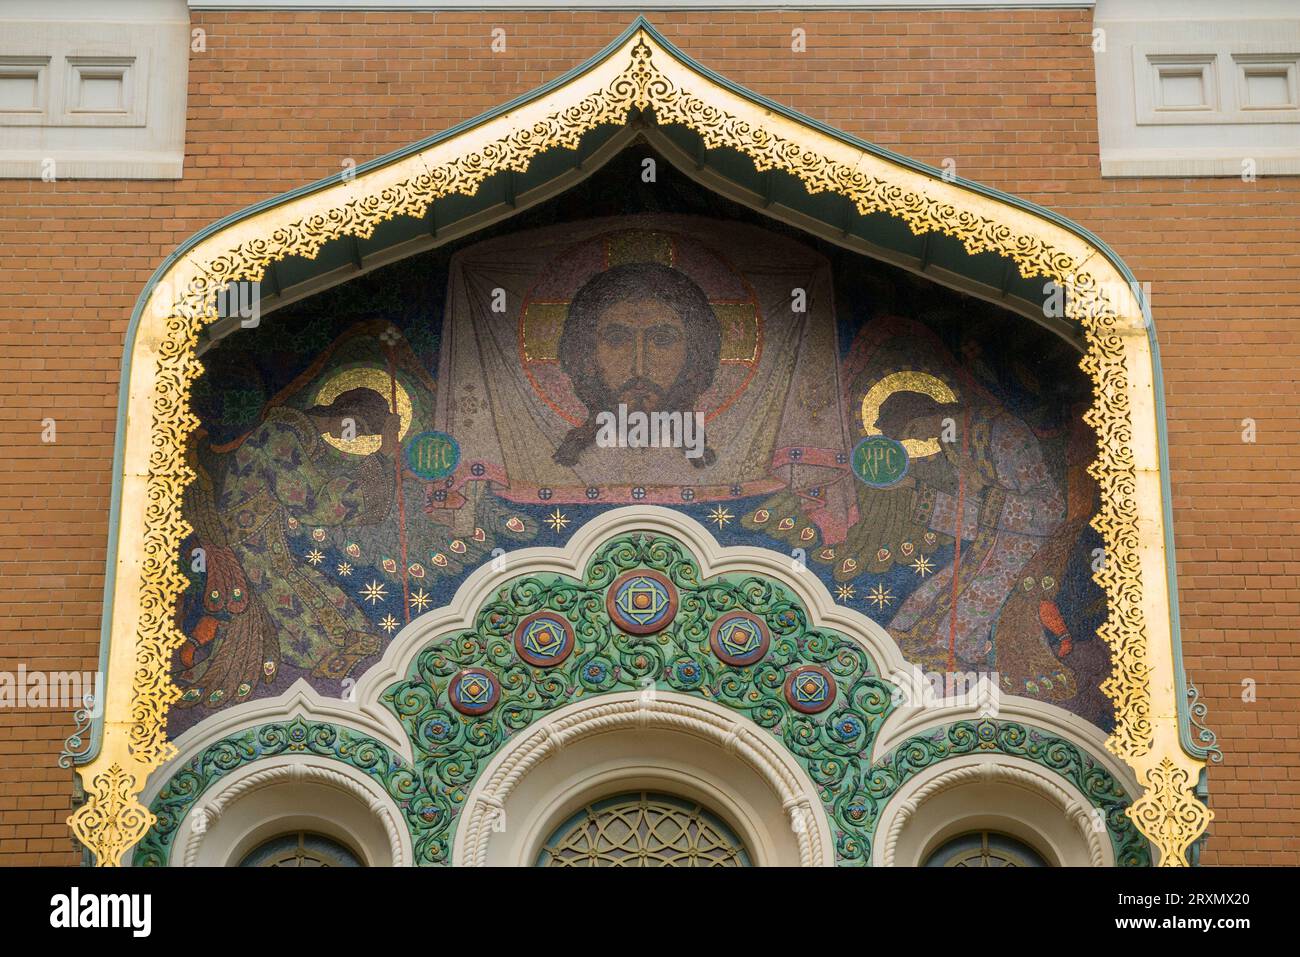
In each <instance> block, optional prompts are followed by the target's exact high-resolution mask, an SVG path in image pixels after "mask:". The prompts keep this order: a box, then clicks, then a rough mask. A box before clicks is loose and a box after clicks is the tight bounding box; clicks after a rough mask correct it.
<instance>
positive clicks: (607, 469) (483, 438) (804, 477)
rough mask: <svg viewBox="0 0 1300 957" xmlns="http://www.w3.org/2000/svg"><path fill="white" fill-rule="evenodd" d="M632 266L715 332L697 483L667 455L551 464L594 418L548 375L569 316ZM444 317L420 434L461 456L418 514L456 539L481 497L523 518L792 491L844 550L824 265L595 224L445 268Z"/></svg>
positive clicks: (790, 246)
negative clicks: (678, 276)
mask: <svg viewBox="0 0 1300 957" xmlns="http://www.w3.org/2000/svg"><path fill="white" fill-rule="evenodd" d="M632 261H655V262H661V263H663V264H665V265H670V266H672V267H673V268H676V269H679V270H681V271H682V272H684V273H686V274H687V275H688V276H689V277H690V278H691V279H693V280H694V281H695V282H696V283H697V284H698V285H699V286H700V287H701V289H702V290H703V292H704V293H705V295H706V296H707V298H708V299H709V300H710V303H711V304H712V306H713V308H714V313H715V315H717V316H718V318H719V320H720V322H721V325H722V328H723V345H722V356H721V360H720V364H719V368H718V370H717V372H716V374H715V376H714V378H713V383H712V385H711V387H710V388H709V389H708V391H707V392H705V393H704V394H703V395H702V396H701V397H700V399H699V401H698V403H697V406H696V409H697V410H698V411H700V412H702V413H703V414H704V417H705V435H706V440H707V443H708V448H709V449H710V450H711V451H712V453H713V454H714V455H716V459H715V460H714V461H713V462H712V464H710V465H707V466H705V467H696V466H695V465H693V464H692V462H691V460H689V459H687V458H685V457H684V455H683V453H682V450H681V449H680V448H594V447H593V448H588V449H587V450H585V452H584V453H583V454H582V455H581V457H580V458H579V460H578V462H577V463H576V464H575V465H573V466H572V467H569V466H564V465H560V464H558V463H556V462H555V461H554V458H553V456H554V453H555V451H556V449H557V448H558V447H559V446H560V444H561V443H562V442H563V440H564V438H565V436H566V435H567V434H568V433H569V431H570V429H572V428H573V427H574V426H575V425H576V424H578V423H580V422H581V421H583V420H584V419H585V418H586V416H587V415H588V414H589V413H594V412H597V411H605V410H588V409H586V408H585V407H584V406H583V405H582V404H581V402H580V401H579V400H578V399H577V397H576V396H575V395H574V391H573V385H572V383H571V382H570V381H569V379H568V377H567V376H566V375H565V373H564V372H563V371H562V370H561V369H560V364H559V360H558V355H557V348H556V347H557V343H558V341H559V334H560V331H561V330H562V328H563V322H564V318H565V314H566V310H567V303H568V302H569V300H571V299H572V297H573V295H574V293H575V292H576V291H577V290H578V289H579V288H581V286H582V285H583V284H584V283H585V282H586V281H587V280H589V279H590V278H591V277H592V276H594V275H596V274H597V273H598V272H601V271H603V270H604V269H608V268H611V267H613V266H615V265H619V264H621V263H624V262H632ZM798 290H802V295H801V294H800V293H799V292H797V291H798ZM800 298H802V299H803V303H802V304H803V305H804V306H805V308H804V309H803V310H802V311H798V310H797V309H796V308H795V303H798V302H799V300H800ZM494 307H495V309H494ZM446 310H447V311H446V314H445V316H444V319H443V335H442V341H441V356H440V362H439V369H438V392H437V407H436V411H435V428H437V429H439V430H440V431H443V432H447V433H449V434H450V435H452V436H453V437H454V438H455V440H456V442H457V443H458V444H459V446H460V451H461V456H460V462H459V465H458V467H457V469H456V471H455V472H454V473H453V474H452V475H451V476H450V477H449V478H447V479H442V480H437V481H435V482H434V483H432V484H431V485H430V487H429V496H428V510H429V512H430V514H431V515H433V516H435V517H437V516H439V515H441V516H443V517H444V520H445V521H447V522H448V524H450V525H452V526H453V527H454V528H455V530H456V531H457V532H460V533H465V532H467V531H468V530H469V529H470V528H472V526H473V512H474V508H473V507H472V506H473V504H474V502H475V501H476V500H477V498H478V497H479V496H480V495H481V494H482V493H483V491H484V489H485V488H487V487H490V488H491V490H492V491H493V492H494V493H495V494H496V495H498V496H500V497H501V498H503V499H505V500H507V501H511V502H517V503H521V504H526V503H552V504H562V503H585V504H622V503H625V502H657V503H662V504H683V503H699V502H711V501H725V500H729V499H735V498H740V497H743V496H748V495H757V494H770V493H772V492H776V491H780V490H783V489H790V490H792V491H794V492H795V493H796V494H798V495H799V496H800V498H801V500H802V502H803V505H804V507H805V510H806V514H807V517H808V518H809V520H811V521H813V522H815V523H816V524H817V525H818V526H820V528H821V531H822V535H823V538H824V539H825V540H826V541H830V542H834V541H838V540H842V538H843V536H844V532H845V530H846V528H847V525H848V521H849V511H850V508H851V502H852V493H853V489H852V477H851V474H850V473H849V465H848V461H849V457H848V454H847V453H848V450H849V434H850V433H849V431H848V429H847V427H846V424H845V420H844V413H843V409H842V407H841V404H840V399H839V396H840V389H839V378H838V354H837V340H836V328H835V304H834V292H833V285H832V276H831V269H830V264H829V262H828V261H827V260H826V259H825V258H824V257H823V256H822V255H821V254H819V253H817V252H815V251H814V250H812V249H809V248H808V247H806V246H804V245H802V244H800V243H797V242H794V241H792V240H790V239H787V238H785V237H782V236H778V235H776V234H774V233H770V232H768V231H766V230H763V229H760V228H757V227H754V226H750V225H746V224H739V223H731V222H719V221H714V220H710V219H705V218H700V217H693V216H676V215H639V216H620V217H610V218H602V219H593V220H587V221H584V222H578V223H571V224H565V225H562V226H554V227H548V228H543V229H537V230H532V231H526V232H521V233H515V234H511V235H508V236H505V237H501V238H496V239H491V240H487V241H485V242H482V243H479V244H477V245H474V246H472V247H469V248H467V249H465V250H462V251H461V252H459V253H457V254H456V255H455V256H454V257H453V259H452V261H451V265H450V277H449V281H448V291H447V306H446ZM592 347H593V348H594V343H593V344H592ZM608 411H614V410H608ZM683 411H685V410H683ZM846 480H847V481H846Z"/></svg>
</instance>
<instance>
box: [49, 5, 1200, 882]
mask: <svg viewBox="0 0 1300 957" xmlns="http://www.w3.org/2000/svg"><path fill="white" fill-rule="evenodd" d="M634 109H636V110H653V113H654V117H655V121H656V122H657V123H658V124H660V125H669V124H678V125H681V126H684V127H687V128H688V129H690V130H692V131H693V132H695V133H696V134H697V135H699V136H700V137H701V139H702V140H703V143H704V145H705V146H706V147H708V148H719V147H728V148H731V149H734V150H737V151H739V152H741V153H743V154H745V155H746V156H748V157H749V158H750V159H751V160H752V162H753V163H754V166H755V168H756V169H757V170H759V171H760V172H761V171H766V170H781V171H784V172H786V173H789V174H790V175H792V176H795V177H797V178H798V179H799V180H800V181H801V182H802V183H803V184H804V186H805V187H806V188H807V190H808V191H809V192H810V193H820V192H832V193H835V194H838V195H841V196H844V197H846V198H848V199H849V200H851V201H852V202H853V203H854V205H855V206H856V208H857V210H858V212H859V213H861V214H863V215H866V214H870V213H877V212H883V213H887V214H889V215H891V216H895V217H897V218H900V219H902V220H903V221H905V222H906V223H907V224H908V225H909V227H910V228H911V229H912V232H913V233H915V234H918V235H920V234H923V233H928V232H938V233H941V234H943V235H946V236H951V237H954V238H957V239H959V240H960V241H961V242H962V244H963V246H964V247H965V249H966V251H967V252H968V253H969V254H971V255H975V254H979V253H984V252H993V253H997V254H999V255H1001V256H1004V257H1007V258H1009V259H1011V260H1012V261H1014V262H1015V263H1016V266H1017V267H1018V268H1019V270H1020V273H1021V275H1022V276H1024V277H1025V278H1033V277H1043V278H1045V279H1047V280H1051V281H1053V282H1055V283H1057V284H1058V285H1059V286H1060V287H1062V288H1064V289H1065V290H1068V293H1069V295H1068V297H1067V298H1066V300H1065V313H1066V315H1067V316H1068V317H1070V318H1071V319H1073V320H1075V321H1077V322H1079V324H1080V326H1081V328H1082V329H1083V331H1084V334H1085V338H1086V341H1087V352H1086V354H1085V356H1084V358H1083V360H1082V362H1081V367H1082V369H1083V370H1084V371H1085V373H1087V374H1088V375H1089V377H1090V378H1091V380H1092V382H1093V405H1092V407H1091V408H1090V410H1089V411H1088V413H1087V414H1086V416H1085V421H1086V422H1087V423H1088V424H1089V425H1090V426H1091V427H1092V428H1093V429H1094V430H1095V432H1096V434H1097V438H1098V455H1097V458H1096V460H1095V461H1094V462H1093V463H1092V465H1091V467H1090V468H1089V473H1090V474H1091V475H1092V476H1093V478H1094V479H1096V480H1097V482H1098V484H1099V486H1100V490H1101V500H1102V505H1101V509H1100V512H1099V513H1098V515H1097V516H1096V517H1095V518H1094V519H1093V523H1092V524H1093V527H1094V528H1095V529H1096V530H1097V531H1098V532H1099V533H1100V534H1101V536H1102V538H1103V540H1104V542H1105V560H1104V562H1103V563H1102V564H1101V567H1100V568H1099V570H1097V571H1096V572H1095V574H1094V579H1095V581H1096V582H1097V583H1098V584H1099V585H1100V586H1101V587H1102V588H1103V589H1104V590H1105V593H1106V597H1107V604H1108V609H1109V612H1108V616H1107V619H1106V622H1105V623H1104V624H1103V625H1102V627H1101V628H1100V629H1099V634H1100V635H1101V636H1102V638H1103V639H1104V640H1105V641H1106V643H1107V645H1108V646H1109V647H1110V649H1111V653H1112V661H1113V670H1112V673H1111V675H1110V676H1109V678H1108V679H1107V680H1106V681H1105V683H1104V684H1103V686H1102V687H1103V690H1104V691H1105V693H1106V694H1107V695H1108V696H1109V697H1110V698H1111V699H1112V700H1113V701H1114V703H1115V715H1116V724H1115V730H1114V732H1113V733H1112V735H1111V737H1110V739H1109V740H1108V742H1107V746H1108V747H1109V748H1110V750H1111V751H1113V752H1114V753H1115V754H1116V755H1118V756H1119V757H1120V758H1122V759H1124V760H1125V761H1126V762H1127V763H1128V764H1129V765H1130V766H1131V767H1132V768H1133V769H1134V771H1135V773H1136V774H1137V777H1138V780H1139V781H1140V782H1141V783H1142V784H1143V785H1144V786H1145V787H1146V788H1147V792H1146V794H1145V795H1143V797H1142V799H1141V801H1139V802H1138V804H1136V805H1135V806H1134V807H1135V809H1136V808H1138V807H1141V808H1142V809H1143V810H1144V811H1145V810H1146V809H1147V808H1149V807H1150V806H1152V802H1153V801H1154V802H1157V804H1158V806H1160V807H1162V808H1166V807H1167V808H1174V809H1177V810H1178V811H1179V812H1180V813H1181V815H1182V816H1181V817H1180V818H1179V819H1180V820H1185V821H1186V822H1187V823H1186V825H1185V826H1183V827H1182V828H1181V829H1179V830H1177V831H1176V832H1172V836H1171V832H1169V829H1168V828H1167V826H1166V825H1163V824H1160V823H1158V821H1157V820H1156V819H1155V818H1154V817H1152V816H1151V815H1150V814H1147V813H1143V814H1140V815H1135V817H1134V820H1135V821H1136V823H1137V825H1138V827H1139V828H1141V829H1142V831H1143V833H1144V834H1146V835H1147V837H1148V838H1150V839H1151V840H1152V841H1153V842H1155V843H1156V845H1157V846H1158V847H1159V848H1160V850H1161V863H1162V864H1175V863H1185V854H1186V849H1187V847H1189V846H1190V844H1191V842H1192V841H1193V840H1195V838H1196V837H1197V836H1198V835H1199V834H1200V833H1201V832H1202V831H1203V830H1204V827H1205V823H1206V822H1207V821H1208V818H1209V815H1208V812H1206V814H1205V815H1200V816H1197V815H1195V814H1191V813H1188V812H1186V810H1185V809H1186V807H1187V806H1189V805H1190V804H1195V805H1196V806H1198V807H1201V808H1202V809H1203V805H1201V804H1200V802H1199V801H1197V800H1196V798H1195V796H1194V794H1193V793H1192V790H1191V786H1190V784H1189V783H1188V782H1189V781H1191V780H1192V779H1193V778H1194V775H1195V772H1197V770H1198V769H1199V768H1200V767H1202V766H1203V764H1202V763H1201V762H1198V761H1197V760H1195V759H1194V758H1191V757H1190V756H1188V755H1187V754H1186V753H1184V752H1183V751H1182V749H1181V746H1180V745H1179V743H1178V734H1177V709H1176V701H1175V700H1174V697H1173V696H1174V687H1175V685H1176V682H1175V680H1174V661H1173V653H1172V647H1173V646H1172V633H1171V630H1170V622H1169V595H1168V590H1167V578H1166V575H1165V560H1166V556H1165V552H1164V546H1163V541H1164V529H1163V517H1162V516H1163V510H1162V508H1161V491H1160V472H1159V459H1158V454H1159V453H1158V448H1159V446H1158V438H1157V432H1156V407H1155V398H1154V388H1155V383H1154V374H1153V366H1152V356H1151V352H1150V345H1149V342H1148V340H1147V334H1146V327H1145V323H1144V320H1143V317H1142V313H1141V308H1140V305H1139V303H1138V300H1137V299H1136V297H1135V295H1134V293H1133V291H1132V289H1131V288H1130V287H1129V284H1128V282H1127V281H1126V280H1125V279H1124V277H1123V275H1122V274H1121V273H1120V272H1119V270H1118V269H1117V268H1116V267H1115V266H1114V265H1113V264H1112V263H1111V262H1110V261H1109V260H1108V259H1107V258H1106V256H1105V255H1103V254H1102V253H1101V251H1100V250H1099V249H1098V248H1097V247H1095V246H1093V245H1091V244H1089V243H1087V242H1086V241H1084V240H1083V239H1082V238H1080V237H1079V236H1077V235H1075V234H1074V233H1072V232H1070V231H1069V230H1067V229H1066V228H1065V227H1063V226H1060V225H1058V224H1056V223H1053V222H1051V221H1049V220H1047V219H1045V218H1043V217H1041V216H1038V215H1036V214H1034V213H1032V212H1030V211H1028V210H1024V209H1021V208H1019V207H1017V206H1014V205H1012V204H1010V203H1006V202H1002V201H999V200H996V199H994V198H992V197H989V196H985V195H982V194H979V193H976V192H974V191H971V190H969V189H967V188H965V187H962V186H960V185H958V184H955V183H946V182H943V181H942V179H941V178H939V177H937V176H936V175H932V174H927V173H923V172H919V171H917V170H915V169H913V168H911V167H909V166H906V165H903V164H901V163H897V162H894V161H891V160H889V159H886V158H884V157H881V156H878V155H876V154H874V153H871V152H869V151H867V150H864V149H862V148H861V147H858V146H855V145H853V144H851V143H848V142H845V141H844V140H841V139H839V138H837V137H834V136H832V135H831V134H829V133H827V132H824V131H822V130H819V129H816V128H814V127H813V126H811V125H809V124H806V123H803V122H800V121H798V120H795V119H793V118H791V117H789V116H786V115H783V114H780V113H777V112H775V111H774V110H772V109H771V108H770V107H767V106H765V105H763V104H762V103H760V102H756V101H754V100H752V99H750V98H749V97H747V96H744V95H743V94H741V93H739V92H737V91H735V90H732V89H729V88H728V87H726V86H725V85H724V84H722V83H720V82H718V81H717V80H715V79H712V78H711V77H709V76H707V75H705V74H704V73H702V72H700V70H699V68H697V67H695V66H693V65H692V64H690V63H689V62H687V61H685V60H684V59H683V58H681V57H679V56H678V55H677V54H675V53H674V52H673V51H672V50H671V49H670V48H668V47H666V46H664V45H663V44H662V43H660V42H659V41H658V39H657V38H656V37H655V36H654V35H653V34H652V33H651V32H650V31H649V30H647V29H645V28H639V29H637V30H636V31H634V32H633V33H631V34H630V35H629V36H628V38H627V39H626V40H625V41H624V43H623V45H622V46H620V47H619V48H618V49H617V50H616V51H615V52H613V53H612V54H610V55H609V56H607V57H605V58H604V59H602V60H601V61H599V62H597V63H595V64H593V65H592V66H590V67H589V68H588V69H586V70H585V71H583V72H581V73H580V74H578V75H576V76H574V77H572V78H571V79H569V80H568V81H566V82H565V83H564V84H562V85H561V86H559V87H558V88H557V89H555V90H552V91H549V92H548V93H547V94H546V95H545V96H543V97H540V98H536V99H534V100H531V101H527V102H524V103H522V104H520V105H518V106H516V107H514V108H513V109H512V110H510V111H509V112H507V113H504V114H501V115H499V116H495V117H492V118H489V119H486V120H484V121H483V122H481V123H479V124H477V125H475V126H473V127H471V128H469V129H466V130H464V131H462V132H460V133H458V134H457V135H455V136H453V137H450V138H448V139H445V140H442V141H439V142H435V143H433V144H431V145H429V146H427V147H425V148H424V149H422V150H420V151H419V152H416V153H413V154H411V155H408V156H406V157H403V158H401V159H398V160H395V161H393V162H392V163H388V164H386V165H384V166H381V167H378V168H376V169H373V170H369V171H367V172H365V173H362V174H360V175H357V176H356V177H355V178H354V179H352V180H350V181H341V182H338V183H335V184H333V185H331V186H328V187H325V188H322V189H320V190H317V191H315V192H312V193H309V194H307V195H304V196H301V197H298V198H296V199H291V200H286V201H285V202H283V203H280V204H277V205H275V206H272V207H270V208H268V209H266V210H263V211H261V212H259V213H257V214H255V215H252V216H250V217H248V218H246V219H243V220H240V221H237V222H235V223H232V224H231V225H229V226H227V227H225V228H223V229H221V230H218V231H216V232H215V233H213V234H212V235H211V236H208V237H206V238H205V239H203V240H202V241H201V242H199V243H198V244H197V245H196V246H195V247H193V248H192V249H190V250H188V251H187V252H186V253H185V254H184V255H182V256H180V257H178V259H177V260H176V262H174V263H173V264H172V266H171V267H170V268H169V269H168V271H167V272H166V273H165V274H164V275H163V276H161V277H160V278H159V281H158V282H157V283H155V286H154V289H153V292H152V299H151V301H150V303H149V304H148V305H147V306H146V308H145V310H144V311H143V313H142V315H141V321H140V325H139V328H138V330H137V334H136V338H135V340H134V342H133V344H132V354H131V365H130V369H131V382H130V390H129V394H130V399H129V402H130V405H129V408H128V410H127V412H128V415H127V426H126V428H127V436H126V446H125V449H126V454H125V459H124V461H125V468H124V473H123V475H122V476H121V480H122V483H123V489H122V502H123V507H122V509H121V513H120V514H121V516H122V517H121V519H120V522H121V525H120V527H119V540H118V555H117V572H118V574H117V579H116V583H115V589H114V604H113V621H112V629H111V634H110V647H109V655H110V659H109V661H110V663H109V683H108V689H107V701H106V712H105V724H104V739H103V742H102V746H101V749H100V752H99V754H98V755H97V757H96V758H95V760H94V761H92V762H91V763H90V764H88V765H86V766H85V767H84V768H82V769H81V774H82V777H83V780H87V781H89V782H90V784H89V786H88V787H87V794H88V799H87V803H86V805H84V806H83V807H82V808H81V809H79V810H78V811H77V812H76V814H74V815H73V817H72V818H71V819H70V824H71V826H72V828H73V830H74V832H75V833H76V834H77V837H78V838H79V839H80V840H81V841H82V842H83V843H84V844H85V845H86V846H87V847H89V848H90V850H91V851H92V852H93V853H94V854H95V857H96V860H97V861H98V862H99V863H101V864H115V863H119V862H120V860H121V858H122V855H123V854H124V853H125V851H126V850H127V849H129V847H130V846H131V845H133V844H134V843H135V842H136V841H138V840H139V838H140V837H142V836H143V835H144V833H145V831H146V830H147V829H148V828H149V827H150V826H151V825H152V820H153V819H152V816H151V815H150V814H149V813H148V812H147V811H145V810H144V809H143V808H142V806H141V805H140V804H139V802H138V795H139V794H140V793H141V791H142V790H143V788H144V786H145V781H146V780H147V779H148V777H149V774H150V773H151V772H152V771H153V770H154V769H155V768H157V767H158V766H159V765H161V764H163V763H164V762H165V761H166V760H167V759H168V758H170V757H171V756H172V754H173V753H174V747H173V745H171V744H170V743H169V742H168V741H167V737H166V718H167V712H168V709H169V708H170V706H171V704H172V703H173V702H175V701H176V700H177V698H178V697H179V690H178V689H177V687H176V686H175V684H174V683H173V682H172V680H171V675H170V671H169V663H170V660H171V655H172V652H173V650H174V649H175V648H176V647H178V646H179V644H180V643H181V642H182V641H183V636H182V635H181V634H180V632H179V631H178V629H177V627H176V625H175V622H174V619H173V608H174V605H175V601H176V599H177V597H178V596H179V594H180V592H181V590H182V589H183V588H184V586H185V581H186V580H185V578H184V576H183V575H182V574H181V573H180V570H179V566H178V549H179V547H180V543H181V541H182V540H183V538H184V536H185V535H186V534H187V533H188V531H189V527H188V525H187V524H186V522H185V520H184V519H183V517H182V515H181V499H182V494H183V492H184V489H185V487H186V485H188V483H189V482H190V480H191V478H192V477H193V475H192V473H191V470H190V469H189V467H188V466H187V465H186V461H185V449H186V444H187V440H188V437H189V435H190V433H191V432H192V431H193V430H194V429H195V428H196V427H197V425H198V420H197V418H196V417H195V415H194V413H193V412H192V411H191V409H190V386H191V384H192V383H193V381H194V380H195V379H196V378H197V377H198V375H199V374H200V373H201V372H202V366H201V364H200V361H199V359H198V357H197V355H196V354H195V345H196V342H197V335H198V332H199V330H200V329H201V328H202V327H203V326H204V325H205V324H207V323H209V322H211V321H213V320H215V318H216V310H215V306H214V303H215V299H216V295H217V293H218V292H219V291H220V290H221V289H223V288H224V287H226V286H227V285H228V284H230V283H232V282H237V281H258V280H260V279H261V278H262V277H263V275H264V272H265V270H266V268H267V267H268V266H269V265H270V264H272V263H274V262H276V261H279V260H282V259H285V258H288V257H290V256H302V257H304V258H308V259H312V258H315V257H316V255H317V254H318V253H319V252H320V250H321V247H322V246H323V245H324V244H325V243H327V242H329V241H331V240H334V239H338V238H341V237H345V236H355V237H358V238H367V237H369V236H370V235H371V234H372V233H373V231H374V229H375V227H376V226H377V225H379V224H380V223H382V222H384V221H385V220H388V219H391V218H393V217H397V216H412V217H422V216H424V215H425V213H426V211H427V209H428V208H429V206H430V204H431V203H433V202H435V201H436V200H439V199H442V198H444V197H447V196H451V195H464V196H472V195H473V194H474V193H475V192H477V190H478V188H479V186H480V185H481V184H482V183H483V181H484V180H485V179H486V178H488V177H489V176H492V175H495V174H496V173H499V172H502V171H506V170H513V171H515V172H524V171H526V170H527V168H528V166H529V164H530V163H531V161H532V160H533V159H534V158H535V157H536V156H538V155H539V154H540V153H542V152H544V151H547V150H550V149H555V148H565V149H571V150H572V149H576V148H577V147H578V145H579V142H580V140H581V138H582V136H583V135H584V134H585V133H587V132H589V131H591V130H593V129H595V128H596V127H599V126H602V125H606V124H619V125H622V124H625V123H626V122H627V121H628V118H629V115H630V113H631V111H633V110H634ZM1153 714H1157V715H1161V716H1162V718H1161V721H1159V722H1158V721H1155V720H1154V719H1153ZM1157 728H1159V729H1160V730H1161V731H1162V733H1161V734H1159V735H1156V734H1155V733H1154V732H1155V731H1156V730H1157ZM1157 740H1158V741H1159V745H1158V747H1153V742H1155V741H1157ZM1171 768H1172V771H1171V770H1170V769H1171ZM1161 820H1163V819H1161Z"/></svg>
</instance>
